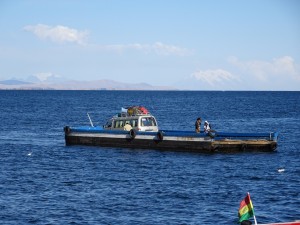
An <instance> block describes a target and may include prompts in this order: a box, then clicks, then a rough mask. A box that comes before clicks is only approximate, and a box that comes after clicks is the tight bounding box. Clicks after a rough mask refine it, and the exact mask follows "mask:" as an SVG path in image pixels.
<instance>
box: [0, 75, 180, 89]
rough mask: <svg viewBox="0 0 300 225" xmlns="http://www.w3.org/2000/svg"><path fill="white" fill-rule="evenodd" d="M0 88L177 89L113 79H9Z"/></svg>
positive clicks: (2, 82) (0, 82)
mask: <svg viewBox="0 0 300 225" xmlns="http://www.w3.org/2000/svg"><path fill="white" fill-rule="evenodd" d="M0 90H177V89H176V88H174V87H170V86H152V85H150V84H147V83H135V84H133V83H122V82H117V81H113V80H93V81H75V80H53V79H46V80H39V79H38V78H36V79H33V77H32V76H31V77H30V82H29V81H22V80H18V79H9V80H2V81H0Z"/></svg>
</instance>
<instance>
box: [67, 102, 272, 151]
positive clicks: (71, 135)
mask: <svg viewBox="0 0 300 225" xmlns="http://www.w3.org/2000/svg"><path fill="white" fill-rule="evenodd" d="M90 122H91V126H80V127H69V126H66V127H64V132H65V142H66V145H67V146H68V145H90V146H102V147H121V148H135V149H158V150H171V151H185V152H203V153H213V152H245V151H250V152H273V151H275V150H276V148H277V140H278V133H277V132H268V133H227V132H216V131H214V132H209V133H205V132H200V133H196V132H194V131H180V130H161V129H159V128H158V125H157V121H156V119H155V117H154V116H153V115H151V114H150V113H149V111H148V110H147V109H146V108H145V107H142V106H133V107H128V108H122V110H121V112H120V113H118V114H117V115H115V116H114V117H112V118H111V119H109V120H108V121H107V123H106V124H105V125H104V126H94V125H93V123H92V121H91V120H90Z"/></svg>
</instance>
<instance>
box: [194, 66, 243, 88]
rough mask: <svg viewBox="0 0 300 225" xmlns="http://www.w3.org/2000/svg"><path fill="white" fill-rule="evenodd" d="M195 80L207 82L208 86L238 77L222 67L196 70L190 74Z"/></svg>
mask: <svg viewBox="0 0 300 225" xmlns="http://www.w3.org/2000/svg"><path fill="white" fill-rule="evenodd" d="M191 77H192V78H194V79H196V80H201V81H203V82H206V83H208V84H209V85H210V86H212V87H214V86H218V85H219V84H220V83H223V82H228V81H232V80H236V81H238V80H239V79H238V78H237V77H236V76H234V75H233V74H231V73H230V72H228V71H226V70H222V69H216V70H205V71H197V72H194V73H192V74H191Z"/></svg>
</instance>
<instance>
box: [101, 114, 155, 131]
mask: <svg viewBox="0 0 300 225" xmlns="http://www.w3.org/2000/svg"><path fill="white" fill-rule="evenodd" d="M126 124H129V125H130V126H131V127H132V129H134V130H137V131H153V132H155V131H158V126H157V122H156V119H155V117H154V116H152V115H150V114H147V115H134V116H128V115H127V116H115V117H113V118H112V119H110V120H108V121H107V123H106V124H105V125H104V126H103V127H104V129H106V130H124V126H125V125H126Z"/></svg>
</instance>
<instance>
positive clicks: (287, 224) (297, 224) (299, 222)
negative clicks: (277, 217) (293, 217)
mask: <svg viewBox="0 0 300 225" xmlns="http://www.w3.org/2000/svg"><path fill="white" fill-rule="evenodd" d="M259 225H300V220H297V221H294V222H282V223H265V224H259Z"/></svg>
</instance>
